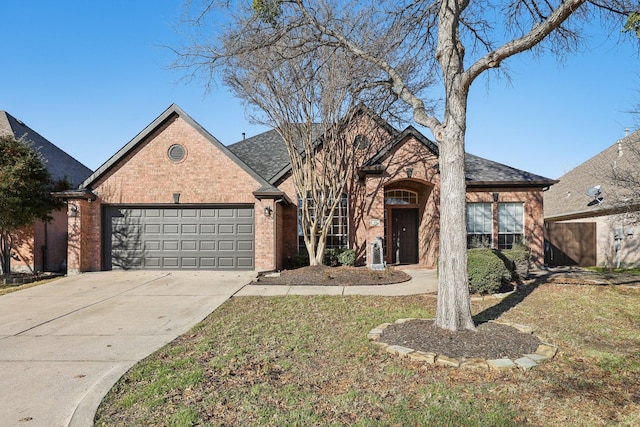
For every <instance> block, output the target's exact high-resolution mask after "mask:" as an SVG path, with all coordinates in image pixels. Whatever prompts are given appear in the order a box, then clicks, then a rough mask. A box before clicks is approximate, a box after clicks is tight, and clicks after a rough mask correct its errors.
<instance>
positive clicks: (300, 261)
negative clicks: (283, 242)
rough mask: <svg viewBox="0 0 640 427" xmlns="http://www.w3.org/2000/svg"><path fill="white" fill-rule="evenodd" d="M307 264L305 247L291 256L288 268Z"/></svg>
mask: <svg viewBox="0 0 640 427" xmlns="http://www.w3.org/2000/svg"><path fill="white" fill-rule="evenodd" d="M308 265H309V252H307V249H305V248H303V249H300V251H299V252H298V254H297V255H296V256H294V257H293V258H291V265H290V268H294V269H295V268H301V267H307V266H308Z"/></svg>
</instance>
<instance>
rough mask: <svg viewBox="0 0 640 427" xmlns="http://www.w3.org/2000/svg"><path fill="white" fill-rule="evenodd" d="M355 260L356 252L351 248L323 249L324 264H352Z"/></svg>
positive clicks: (333, 265) (334, 265) (331, 265)
mask: <svg viewBox="0 0 640 427" xmlns="http://www.w3.org/2000/svg"><path fill="white" fill-rule="evenodd" d="M355 262H356V252H355V251H354V250H353V249H344V248H330V249H326V250H325V251H324V264H325V265H328V266H330V267H337V266H339V265H348V266H353V265H354V264H355Z"/></svg>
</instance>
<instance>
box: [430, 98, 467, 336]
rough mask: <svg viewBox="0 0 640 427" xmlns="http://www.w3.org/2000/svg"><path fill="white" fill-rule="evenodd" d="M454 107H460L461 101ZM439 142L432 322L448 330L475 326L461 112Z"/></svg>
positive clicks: (448, 121)
mask: <svg viewBox="0 0 640 427" xmlns="http://www.w3.org/2000/svg"><path fill="white" fill-rule="evenodd" d="M458 101H460V105H458V108H464V104H466V99H465V100H458ZM448 115H449V116H450V117H451V119H450V120H447V122H446V123H447V125H446V126H445V128H444V132H443V135H442V136H443V139H442V140H441V142H440V258H439V261H438V272H439V275H438V300H437V309H436V321H435V323H436V325H437V326H439V327H441V328H444V329H449V330H452V331H457V330H463V329H475V326H474V323H473V319H472V317H471V305H470V298H469V279H468V273H467V234H466V229H467V224H466V218H465V215H466V185H465V173H464V151H465V150H464V115H461V114H459V112H458V114H456V113H454V112H450V113H448Z"/></svg>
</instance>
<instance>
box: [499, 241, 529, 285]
mask: <svg viewBox="0 0 640 427" xmlns="http://www.w3.org/2000/svg"><path fill="white" fill-rule="evenodd" d="M502 255H504V257H505V258H506V259H507V260H508V261H509V269H510V270H511V272H512V273H514V275H515V276H517V277H519V278H521V279H524V278H526V277H527V276H528V275H529V259H530V258H531V251H530V250H529V248H528V247H527V246H526V245H513V248H511V249H505V250H503V251H502Z"/></svg>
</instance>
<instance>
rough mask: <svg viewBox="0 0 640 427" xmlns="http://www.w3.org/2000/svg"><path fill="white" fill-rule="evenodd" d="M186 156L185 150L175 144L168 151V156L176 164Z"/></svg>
mask: <svg viewBox="0 0 640 427" xmlns="http://www.w3.org/2000/svg"><path fill="white" fill-rule="evenodd" d="M185 154H186V152H185V149H184V147H183V146H182V145H180V144H173V145H172V146H171V147H169V149H168V150H167V156H169V158H170V159H171V160H172V161H174V162H179V161H181V160H183V159H184V156H185Z"/></svg>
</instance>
